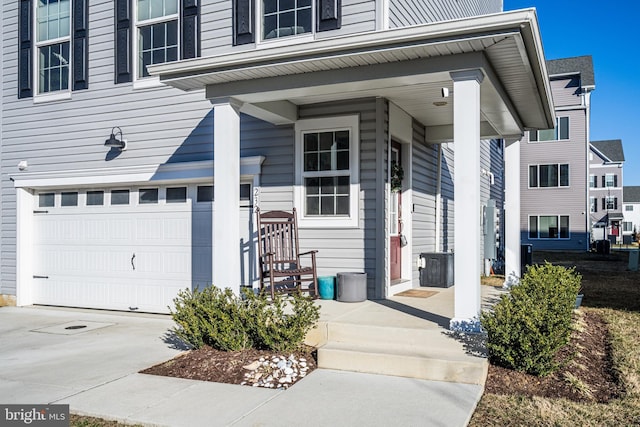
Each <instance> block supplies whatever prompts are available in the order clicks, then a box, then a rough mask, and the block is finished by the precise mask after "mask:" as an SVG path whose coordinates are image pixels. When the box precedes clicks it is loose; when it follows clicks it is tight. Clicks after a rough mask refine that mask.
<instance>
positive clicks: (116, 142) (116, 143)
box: [104, 126, 127, 151]
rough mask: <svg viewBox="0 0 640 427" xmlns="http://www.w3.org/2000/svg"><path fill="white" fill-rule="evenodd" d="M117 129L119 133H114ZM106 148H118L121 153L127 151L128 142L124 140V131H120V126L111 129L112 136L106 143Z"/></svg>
mask: <svg viewBox="0 0 640 427" xmlns="http://www.w3.org/2000/svg"><path fill="white" fill-rule="evenodd" d="M116 129H118V131H117V132H114V131H115V130H116ZM116 135H119V136H120V139H118V138H116ZM104 146H105V147H109V148H116V149H118V150H120V151H125V150H126V149H127V140H126V139H124V136H123V135H122V129H120V128H119V127H118V126H114V127H113V128H112V129H111V136H110V137H109V139H107V140H106V141H105V142H104Z"/></svg>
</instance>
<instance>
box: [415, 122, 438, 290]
mask: <svg viewBox="0 0 640 427" xmlns="http://www.w3.org/2000/svg"><path fill="white" fill-rule="evenodd" d="M412 150H413V151H412V163H413V164H412V172H411V173H412V175H411V176H412V182H411V188H412V201H413V215H412V218H411V222H412V243H413V247H412V251H413V254H412V259H418V258H419V257H420V254H421V253H423V252H435V250H436V241H435V227H436V226H435V218H436V195H435V191H436V180H437V169H438V145H437V144H429V143H426V142H425V140H424V126H421V125H419V124H418V123H417V122H415V121H414V122H413V144H412ZM412 265H413V267H412V275H411V277H412V279H413V281H414V283H415V284H417V283H419V282H418V281H419V277H420V270H419V269H418V268H417V265H415V263H412Z"/></svg>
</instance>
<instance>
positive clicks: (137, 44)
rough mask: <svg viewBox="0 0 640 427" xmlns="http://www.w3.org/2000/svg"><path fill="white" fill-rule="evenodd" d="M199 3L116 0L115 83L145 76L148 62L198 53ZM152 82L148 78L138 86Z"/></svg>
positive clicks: (149, 63) (173, 59)
mask: <svg viewBox="0 0 640 427" xmlns="http://www.w3.org/2000/svg"><path fill="white" fill-rule="evenodd" d="M85 1H86V0H85ZM199 4H200V2H199V1H198V0H115V33H116V34H115V62H114V66H115V70H114V71H115V79H114V80H115V82H116V83H127V82H131V81H134V80H138V79H145V78H147V77H149V70H148V68H147V67H149V66H150V65H154V64H163V63H166V62H172V61H177V60H179V59H189V58H196V57H198V56H200V18H199V15H200V6H199ZM154 82H156V80H155V79H147V80H146V81H145V82H144V83H142V82H141V86H149V83H151V85H153V84H154Z"/></svg>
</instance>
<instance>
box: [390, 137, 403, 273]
mask: <svg viewBox="0 0 640 427" xmlns="http://www.w3.org/2000/svg"><path fill="white" fill-rule="evenodd" d="M400 149H401V145H400V144H399V143H397V142H395V141H394V142H393V143H392V144H391V153H390V156H389V157H390V162H389V167H390V168H391V177H392V179H391V197H390V203H389V204H390V206H389V212H390V215H389V219H390V223H389V240H390V245H389V246H390V252H391V253H390V254H389V260H390V261H389V262H390V266H389V270H390V275H391V277H390V279H391V281H392V282H393V281H396V282H398V281H399V280H400V278H401V277H402V269H401V265H402V244H401V237H400V235H401V233H402V189H401V188H399V181H398V177H399V176H398V171H401V170H402V167H401V166H402V165H401V163H400V159H401V158H402V156H401V151H400ZM399 175H400V176H401V175H402V173H401V172H400V174H399ZM392 284H393V283H392Z"/></svg>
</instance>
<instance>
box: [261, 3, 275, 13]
mask: <svg viewBox="0 0 640 427" xmlns="http://www.w3.org/2000/svg"><path fill="white" fill-rule="evenodd" d="M263 8H264V13H265V14H267V13H274V12H277V11H278V0H264V3H263Z"/></svg>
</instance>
